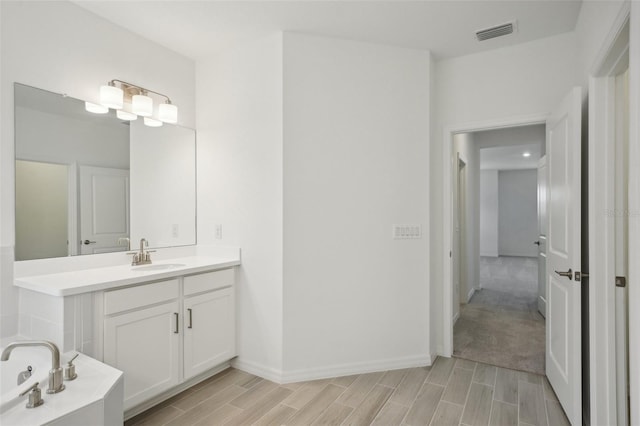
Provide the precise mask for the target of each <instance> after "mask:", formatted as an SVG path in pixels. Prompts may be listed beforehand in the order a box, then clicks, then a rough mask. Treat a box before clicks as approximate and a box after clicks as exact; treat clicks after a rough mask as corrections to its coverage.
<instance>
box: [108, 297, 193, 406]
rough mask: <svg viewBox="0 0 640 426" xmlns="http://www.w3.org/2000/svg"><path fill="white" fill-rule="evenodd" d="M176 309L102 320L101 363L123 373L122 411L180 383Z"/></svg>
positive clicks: (174, 306) (165, 307)
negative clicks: (102, 345) (102, 349)
mask: <svg viewBox="0 0 640 426" xmlns="http://www.w3.org/2000/svg"><path fill="white" fill-rule="evenodd" d="M179 309H180V304H179V303H178V302H177V301H175V302H170V303H165V304H162V305H159V306H154V307H151V308H146V309H141V310H138V311H133V312H129V313H126V314H122V315H117V316H113V317H110V318H106V319H105V321H104V362H105V363H107V364H109V365H112V366H114V367H115V368H117V369H119V370H122V371H123V372H124V409H125V410H127V409H129V408H131V407H134V406H136V405H138V404H140V403H141V402H144V401H146V400H147V399H149V398H152V397H154V396H156V395H158V394H159V393H161V392H163V391H165V390H167V389H169V388H171V387H173V386H175V385H177V384H178V383H179V373H180V364H179V356H180V338H181V337H180V334H179V331H180V327H179V324H178V314H179V312H180V311H179ZM177 332H178V333H177Z"/></svg>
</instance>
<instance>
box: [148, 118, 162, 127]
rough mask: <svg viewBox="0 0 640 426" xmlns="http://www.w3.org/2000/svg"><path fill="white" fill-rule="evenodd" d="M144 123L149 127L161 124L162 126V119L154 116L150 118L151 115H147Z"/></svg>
mask: <svg viewBox="0 0 640 426" xmlns="http://www.w3.org/2000/svg"><path fill="white" fill-rule="evenodd" d="M144 124H145V126H149V127H160V126H162V121H160V120H154V119H153V118H149V117H145V118H144Z"/></svg>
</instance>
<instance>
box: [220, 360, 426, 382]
mask: <svg viewBox="0 0 640 426" xmlns="http://www.w3.org/2000/svg"><path fill="white" fill-rule="evenodd" d="M434 359H435V358H434V355H432V354H424V355H416V356H409V357H402V358H395V359H388V360H379V361H370V362H358V363H351V364H339V365H333V366H328V367H318V368H308V369H302V370H293V371H285V372H282V371H277V370H275V369H272V368H268V367H264V366H261V365H258V364H256V363H252V362H246V361H243V360H242V359H236V360H235V361H233V364H232V365H233V367H235V368H237V369H238V370H242V371H245V372H247V373H251V374H254V375H256V376H259V377H262V378H264V379H268V380H271V381H272V382H276V383H278V384H284V383H295V382H304V381H308V380H318V379H327V378H331V377H341V376H351V375H354V374H364V373H373V372H377V371H387V370H399V369H402V368H413V367H427V366H430V365H432V364H433V360H434Z"/></svg>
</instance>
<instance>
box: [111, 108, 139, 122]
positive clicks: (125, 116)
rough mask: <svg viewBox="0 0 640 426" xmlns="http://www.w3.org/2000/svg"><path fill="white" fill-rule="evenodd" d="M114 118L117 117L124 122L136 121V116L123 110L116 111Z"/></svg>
mask: <svg viewBox="0 0 640 426" xmlns="http://www.w3.org/2000/svg"><path fill="white" fill-rule="evenodd" d="M116 117H118V118H119V119H120V120H124V121H133V120H137V119H138V116H137V115H135V114H134V113H132V112H129V111H125V110H123V109H119V110H117V111H116Z"/></svg>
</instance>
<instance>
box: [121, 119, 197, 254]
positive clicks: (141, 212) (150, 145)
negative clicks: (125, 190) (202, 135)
mask: <svg viewBox="0 0 640 426" xmlns="http://www.w3.org/2000/svg"><path fill="white" fill-rule="evenodd" d="M130 129H131V142H130V144H131V150H130V151H131V166H132V167H131V170H130V178H131V179H130V184H129V185H130V194H131V196H130V198H131V200H130V209H129V211H130V216H131V237H130V238H131V243H132V246H133V247H135V243H136V242H137V241H140V239H141V238H146V239H147V241H148V243H149V247H175V246H182V245H188V244H195V242H196V135H195V132H194V131H193V130H192V129H186V128H184V127H179V126H169V125H167V126H162V127H148V126H145V125H144V123H143V122H142V121H140V120H135V121H132V122H131V124H130Z"/></svg>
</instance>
